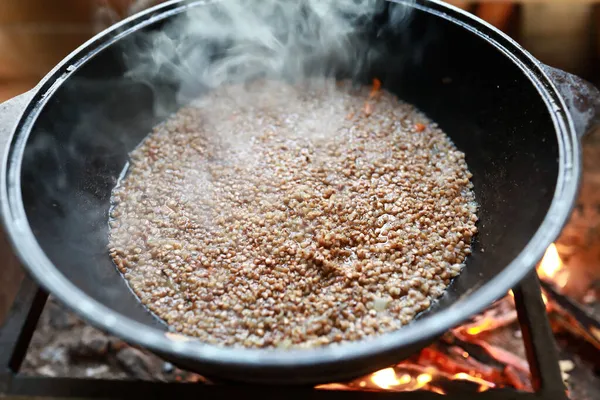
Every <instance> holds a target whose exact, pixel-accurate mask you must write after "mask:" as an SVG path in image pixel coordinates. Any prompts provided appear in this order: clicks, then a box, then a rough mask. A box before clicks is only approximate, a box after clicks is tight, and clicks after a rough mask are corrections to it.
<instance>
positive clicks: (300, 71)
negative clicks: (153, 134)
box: [126, 0, 410, 102]
mask: <svg viewBox="0 0 600 400" xmlns="http://www.w3.org/2000/svg"><path fill="white" fill-rule="evenodd" d="M386 7H387V2H385V1H381V0H222V1H214V2H208V3H207V4H205V5H201V6H198V7H194V8H192V9H191V10H190V11H189V12H187V13H185V14H183V15H181V16H179V17H178V18H176V19H175V20H174V21H173V22H171V23H169V24H168V25H167V26H166V27H164V28H163V29H161V30H159V31H154V32H152V33H149V34H148V35H147V36H146V37H145V38H144V41H143V43H139V42H138V43H137V44H136V45H135V46H134V47H130V48H128V49H127V51H126V54H127V56H126V57H127V63H128V67H129V71H128V73H127V76H128V77H129V78H131V79H134V80H141V81H145V82H148V83H150V82H156V80H157V78H158V79H159V80H160V81H162V82H168V83H175V84H177V85H178V86H179V87H180V90H179V93H178V95H179V96H178V100H179V102H186V101H189V99H190V98H193V97H194V95H195V94H196V93H198V92H199V91H201V90H203V89H208V88H213V87H216V86H219V85H222V84H224V83H230V82H234V81H237V82H239V81H246V80H248V79H252V78H254V77H258V76H261V77H267V78H284V79H290V80H296V81H299V80H302V79H304V78H306V77H309V76H310V77H315V76H318V77H326V76H331V75H333V74H339V73H340V66H343V68H342V69H343V74H345V75H349V76H350V77H355V76H357V75H358V74H360V72H361V71H362V70H363V69H364V66H365V64H366V63H368V62H369V60H371V59H372V58H373V57H374V56H375V52H376V49H375V48H373V47H370V46H369V45H368V44H367V40H366V37H367V35H369V34H377V32H372V31H370V29H372V27H371V21H372V20H373V19H374V18H375V17H376V16H377V15H380V14H381V13H383V12H384V11H385V10H386ZM409 9H410V8H409V7H406V6H399V5H396V6H395V7H393V11H392V12H390V15H388V20H387V23H386V26H401V25H402V23H403V22H404V20H405V19H406V18H407V17H408V16H409V14H408V10H409Z"/></svg>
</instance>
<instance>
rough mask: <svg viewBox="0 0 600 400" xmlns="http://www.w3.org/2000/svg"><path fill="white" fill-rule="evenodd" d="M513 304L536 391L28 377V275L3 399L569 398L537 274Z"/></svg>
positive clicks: (4, 336)
mask: <svg viewBox="0 0 600 400" xmlns="http://www.w3.org/2000/svg"><path fill="white" fill-rule="evenodd" d="M514 294H515V303H516V307H517V312H518V316H519V324H520V325H521V330H522V332H523V340H524V342H525V348H526V351H527V359H528V361H529V365H530V368H531V375H532V382H533V387H534V390H535V393H522V392H516V391H511V390H507V389H497V390H496V389H493V390H488V391H486V392H483V393H464V392H461V393H448V394H447V395H445V396H441V395H438V394H436V393H432V392H427V391H415V392H360V391H329V390H315V389H310V388H306V387H302V388H296V387H293V388H292V387H289V386H288V387H274V386H251V385H243V384H231V385H204V384H198V383H165V382H152V381H134V380H106V379H79V378H51V377H30V376H23V375H21V374H19V368H20V366H21V363H22V361H23V359H24V357H25V354H26V353H27V348H28V346H29V342H30V340H31V337H32V335H33V332H34V331H35V328H36V325H37V322H38V319H39V317H40V315H41V313H42V310H43V308H44V305H45V303H46V300H47V298H48V295H47V293H46V292H45V291H44V290H43V289H41V288H40V287H39V286H38V285H37V284H36V283H35V282H33V281H32V280H31V279H30V278H28V277H26V278H25V280H24V281H23V283H22V285H21V289H20V291H19V293H18V295H17V298H16V300H15V301H14V303H13V306H12V309H11V311H10V314H9V315H8V317H7V319H6V321H5V324H4V326H3V327H2V328H0V397H3V396H23V397H35V398H39V399H43V398H46V399H55V398H79V399H92V398H95V399H98V398H104V399H120V398H132V397H134V398H146V397H151V398H165V399H167V398H176V399H188V398H189V399H194V400H197V399H199V398H202V397H204V398H206V399H231V398H235V397H241V396H244V397H246V396H248V395H252V394H255V395H257V396H260V397H261V398H262V399H280V398H281V397H282V395H283V396H285V397H286V398H288V399H305V398H311V399H328V400H329V399H332V400H346V399H347V400H355V399H356V400H357V399H398V400H430V399H441V398H445V399H450V400H453V399H456V400H465V399H474V400H534V399H537V400H566V399H567V395H566V388H565V386H564V384H563V381H562V377H561V373H560V367H559V364H558V352H557V349H556V344H555V342H554V336H553V334H552V330H551V329H550V323H549V321H548V318H547V317H546V308H545V306H544V303H543V301H542V298H541V288H540V283H539V280H538V278H537V275H536V274H535V273H532V274H531V275H529V276H528V277H527V278H525V279H524V280H523V281H522V282H521V283H520V285H519V286H518V287H517V288H515V289H514Z"/></svg>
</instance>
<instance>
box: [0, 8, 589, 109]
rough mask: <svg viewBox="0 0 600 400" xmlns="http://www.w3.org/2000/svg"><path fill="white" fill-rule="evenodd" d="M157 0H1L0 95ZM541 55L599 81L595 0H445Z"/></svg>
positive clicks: (22, 87) (20, 88)
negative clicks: (492, 25)
mask: <svg viewBox="0 0 600 400" xmlns="http://www.w3.org/2000/svg"><path fill="white" fill-rule="evenodd" d="M160 1H161V0H52V1H44V0H19V1H16V0H0V101H4V100H6V99H8V98H11V97H13V96H15V95H17V94H19V93H22V92H24V91H26V90H28V89H29V88H31V87H33V86H34V85H35V83H37V82H38V81H39V80H40V79H41V77H43V76H44V75H45V74H46V73H47V72H48V71H49V70H50V69H51V68H52V67H53V66H54V65H55V64H56V63H58V62H59V61H60V60H61V59H62V58H63V57H64V56H66V55H67V54H68V53H70V52H71V51H72V50H73V49H75V48H76V47H77V46H78V45H80V44H81V43H83V42H84V41H85V40H87V39H88V38H90V37H91V36H93V35H94V34H95V33H97V32H99V31H101V30H102V29H104V28H106V27H108V26H110V25H111V24H113V23H115V22H117V21H119V20H120V19H122V18H124V17H126V16H127V15H130V14H133V13H135V12H137V11H140V10H142V9H144V8H146V7H149V6H151V5H153V4H156V3H159V2H160ZM448 2H449V3H452V4H454V5H456V6H459V7H461V8H464V9H466V10H468V11H470V12H472V13H475V14H477V15H478V16H480V17H481V18H483V19H485V20H487V21H488V22H490V23H492V24H494V25H495V26H497V27H498V28H500V29H502V30H503V31H505V32H506V33H508V34H509V35H511V36H512V37H513V38H514V39H515V40H517V41H518V42H519V43H521V44H522V45H523V46H525V48H527V49H528V50H529V51H531V52H532V53H533V54H534V55H535V56H536V57H538V58H539V59H540V60H542V61H543V62H545V63H547V64H550V65H552V66H555V67H558V68H562V69H564V70H567V71H570V72H573V73H576V74H578V75H580V76H583V77H585V78H587V79H588V80H591V81H593V82H595V83H600V64H599V63H598V60H599V55H600V43H599V39H600V24H599V23H598V22H600V0H596V1H594V0H521V1H507V0H496V1H480V2H473V1H464V0H451V1H448Z"/></svg>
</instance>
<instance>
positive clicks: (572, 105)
mask: <svg viewBox="0 0 600 400" xmlns="http://www.w3.org/2000/svg"><path fill="white" fill-rule="evenodd" d="M542 67H543V69H544V71H545V72H546V74H547V75H548V77H549V78H550V80H551V81H552V82H553V83H554V85H555V86H556V89H557V90H558V92H559V93H560V95H561V96H562V98H563V100H564V102H565V104H566V105H567V108H568V109H569V112H570V113H571V118H572V119H573V123H574V125H575V130H576V131H577V135H578V136H579V137H580V138H582V137H583V136H584V135H585V134H586V133H587V132H589V131H591V130H592V129H595V128H598V127H599V126H600V90H598V88H596V87H595V86H594V85H592V84H591V83H589V82H588V81H586V80H584V79H582V78H580V77H578V76H575V75H573V74H570V73H568V72H565V71H561V70H559V69H556V68H553V67H550V66H548V65H542Z"/></svg>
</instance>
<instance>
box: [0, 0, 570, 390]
mask: <svg viewBox="0 0 600 400" xmlns="http://www.w3.org/2000/svg"><path fill="white" fill-rule="evenodd" d="M394 2H396V3H405V4H408V5H410V6H412V7H415V8H417V9H420V10H421V11H425V12H428V13H431V14H434V15H436V16H437V17H440V18H444V19H447V20H449V21H451V22H453V23H455V24H458V25H460V26H461V27H462V28H464V29H468V30H470V31H471V32H473V33H475V34H477V35H478V36H480V37H481V38H483V39H484V40H486V41H487V42H488V43H489V44H490V45H493V46H495V47H496V48H497V49H499V50H500V51H502V52H503V53H504V54H505V55H506V56H507V57H509V58H510V59H511V60H512V62H513V63H515V64H516V65H517V66H518V67H519V68H520V69H521V70H522V71H523V73H524V74H525V75H526V76H527V77H528V78H529V80H530V81H531V82H532V84H533V85H534V86H535V88H536V89H537V90H538V92H539V94H540V96H541V97H542V98H543V101H544V102H545V104H546V106H547V107H548V109H549V110H550V111H551V112H550V113H549V114H550V117H551V118H552V122H553V124H554V127H555V130H556V133H557V139H558V147H559V154H560V157H559V160H558V164H559V165H558V179H557V184H556V189H555V193H554V196H553V200H552V203H551V206H550V208H549V210H548V213H547V214H546V216H545V218H544V220H543V222H542V224H541V225H540V227H539V228H538V230H537V231H536V233H535V235H534V236H533V237H532V238H531V240H530V241H529V242H528V244H527V245H526V246H525V248H524V249H523V250H522V251H521V253H520V254H519V255H518V256H517V257H516V258H515V259H514V260H513V261H512V262H511V263H510V264H509V265H507V266H506V267H505V269H504V270H503V271H502V272H501V273H500V274H499V275H498V276H496V277H494V278H493V279H492V280H490V281H488V282H487V283H486V284H484V285H483V286H481V287H479V288H478V289H476V290H475V291H473V292H471V293H469V294H468V296H463V298H462V299H460V300H459V301H457V302H456V303H455V304H454V305H453V306H452V307H450V308H448V309H445V310H441V311H439V312H437V313H435V314H434V315H431V316H428V317H427V318H423V319H421V320H418V321H415V322H413V323H412V324H410V325H408V326H406V327H403V328H402V329H400V330H398V331H395V332H391V333H387V334H384V335H380V336H378V337H376V338H374V339H369V340H365V341H360V342H351V343H344V344H342V345H330V346H327V347H324V348H317V349H306V350H285V351H279V350H255V349H237V348H236V349H231V348H221V347H216V346H212V345H208V344H203V343H201V342H199V341H195V340H189V341H179V340H172V339H170V338H169V337H167V336H165V332H164V331H161V330H158V329H155V328H151V327H149V326H147V325H144V324H141V323H139V322H136V321H133V320H132V319H129V318H127V317H125V316H123V315H121V314H119V313H117V312H115V311H113V310H111V309H109V308H108V307H106V306H104V305H103V304H100V303H99V302H97V301H96V300H93V299H92V298H90V297H89V296H88V295H86V294H85V293H83V292H82V291H81V290H80V289H79V288H77V287H76V286H75V285H74V284H73V283H71V282H70V281H69V280H68V279H67V278H66V277H65V276H63V275H62V274H61V273H60V272H59V270H58V269H57V268H56V267H55V266H54V265H53V264H52V262H51V261H50V260H49V259H48V258H47V257H46V255H45V254H44V252H43V250H42V249H41V247H40V246H39V244H38V243H37V241H36V239H35V236H34V234H33V232H32V230H31V227H30V226H29V224H28V222H27V216H26V213H25V209H24V207H23V201H22V198H21V184H20V178H21V174H20V172H21V163H22V156H23V152H24V149H25V146H26V142H27V139H28V137H29V134H30V132H31V129H32V127H33V126H34V124H35V121H36V119H37V117H38V116H39V114H40V112H41V110H42V108H43V107H44V105H45V104H46V103H47V101H48V99H50V98H51V97H52V95H53V93H54V92H55V91H56V89H58V88H59V87H60V86H61V85H62V83H63V82H65V81H66V80H67V79H68V78H69V76H70V75H71V74H72V73H74V72H75V71H76V70H77V69H78V68H79V67H81V66H82V65H83V64H85V63H86V62H87V61H88V60H90V59H91V58H92V57H94V55H95V54H97V53H98V52H100V51H102V50H103V49H104V48H106V47H108V46H110V45H111V44H113V43H115V42H116V41H118V40H120V39H122V38H123V37H125V36H127V35H129V34H131V33H133V32H135V31H137V30H139V29H142V28H144V27H146V26H148V25H151V24H153V23H156V22H158V21H161V20H165V19H167V18H170V17H172V16H174V15H177V14H179V13H181V12H184V11H185V10H186V9H188V8H191V7H197V6H202V5H205V4H209V3H212V1H205V0H191V1H186V0H172V1H168V2H166V3H163V4H160V5H158V6H155V7H153V8H151V9H148V10H146V11H144V12H142V13H139V14H137V15H134V16H132V17H130V18H128V19H126V20H124V21H122V22H120V23H118V24H116V25H115V26H113V27H111V28H110V29H108V30H106V31H104V32H101V33H100V34H98V35H96V36H95V37H94V38H92V39H91V40H89V41H88V42H86V43H85V44H83V45H82V46H81V47H79V48H78V49H77V50H75V51H74V52H73V53H71V55H69V56H68V57H66V58H65V59H64V60H63V61H62V62H61V63H60V64H58V65H57V66H56V67H55V68H54V69H53V70H52V71H51V72H50V73H49V74H48V75H47V76H46V77H45V78H44V79H43V80H42V81H41V82H40V84H39V85H38V86H37V87H36V88H35V89H34V93H33V98H32V99H31V101H30V102H29V104H28V105H27V107H26V109H25V110H24V112H23V114H22V116H21V118H20V120H19V122H18V124H17V126H16V128H15V131H14V132H15V134H14V135H13V137H12V139H11V143H10V145H9V148H8V150H7V156H6V157H5V160H6V162H5V163H4V165H3V171H2V174H1V179H2V182H1V187H2V214H3V222H4V226H5V230H6V232H7V233H8V237H9V240H10V241H11V243H12V246H13V248H14V249H15V251H16V253H17V255H18V257H19V258H20V259H21V261H22V262H23V264H24V265H25V266H26V268H27V270H28V271H29V272H30V273H31V274H32V275H33V276H34V277H35V278H36V280H37V281H38V282H40V283H41V284H42V285H43V286H44V287H45V288H46V289H48V290H49V291H50V292H51V293H52V294H53V295H55V296H56V297H57V298H58V299H59V300H60V301H61V302H63V303H64V304H65V305H67V306H68V307H69V308H71V309H73V310H75V311H76V312H77V313H78V314H79V315H81V316H83V317H84V318H85V319H87V320H88V321H89V322H91V323H92V324H94V325H96V326H98V327H100V328H102V329H104V330H106V331H108V332H111V333H114V334H117V335H118V336H120V337H121V338H123V339H125V340H128V341H130V342H133V343H137V344H140V345H142V346H144V347H147V348H149V349H151V350H154V351H156V352H157V353H159V354H162V355H164V356H166V357H169V358H172V357H175V358H179V359H182V360H186V359H187V360H193V361H199V362H203V363H206V364H207V365H213V366H218V367H220V368H226V369H231V370H236V371H244V370H248V371H249V370H252V369H267V370H272V371H277V370H281V371H283V370H286V369H289V370H292V369H293V368H297V367H315V366H331V365H334V364H336V363H341V362H347V361H353V362H358V361H361V360H364V361H367V360H371V359H372V358H373V357H375V356H376V355H378V354H384V353H388V354H390V353H393V352H394V350H395V349H398V348H401V347H404V346H410V345H414V344H416V343H418V342H420V341H423V340H425V339H427V338H431V337H434V336H437V335H439V334H441V333H443V332H444V331H446V330H447V329H449V328H451V327H453V326H456V325H458V324H459V323H461V322H462V321H464V320H465V319H467V318H468V317H470V316H472V315H474V314H476V313H477V312H479V311H480V310H481V309H482V308H483V307H485V306H486V305H489V304H491V303H492V302H493V301H495V300H496V299H498V298H500V297H502V296H503V295H504V294H506V292H507V291H508V290H509V289H510V288H512V287H514V286H515V285H516V284H517V283H518V282H519V281H521V280H522V279H523V278H524V277H525V276H526V274H527V273H528V272H530V271H531V270H532V269H533V267H534V266H535V264H536V263H537V262H538V261H539V260H540V259H541V257H542V255H543V254H544V251H545V250H546V248H547V246H548V245H549V244H550V243H551V242H552V241H553V240H555V239H556V237H557V236H558V235H559V233H560V231H561V230H562V228H563V226H564V224H565V223H566V221H567V219H568V217H569V215H570V211H571V209H572V207H573V204H574V201H575V198H576V194H577V192H578V186H579V181H580V172H581V154H580V153H581V148H580V144H579V139H578V135H577V132H576V129H575V125H574V122H573V119H572V117H571V115H570V113H569V112H568V109H567V106H566V104H565V102H564V100H563V98H562V97H561V95H560V93H559V92H558V90H557V88H556V87H555V85H554V84H553V82H552V80H551V79H550V78H549V77H548V75H547V74H546V72H545V69H544V66H543V64H541V63H540V62H539V61H538V60H536V59H535V58H534V57H533V56H531V55H530V54H529V53H528V52H526V51H525V50H524V49H523V48H522V47H521V46H519V45H518V44H517V43H516V42H514V41H513V40H512V39H510V38H509V37H508V36H506V35H505V34H504V33H502V32H500V31H499V30H497V29H496V28H494V27H493V26H491V25H489V24H487V23H486V22H484V21H482V20H480V19H478V18H476V17H474V16H472V15H469V14H467V13H466V12H464V11H462V10H460V9H458V8H456V7H453V6H451V5H448V4H446V3H442V2H441V1H438V0H417V1H416V2H411V1H409V0H394ZM388 358H389V356H388ZM250 375H251V374H249V376H250ZM249 379H250V378H249Z"/></svg>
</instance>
